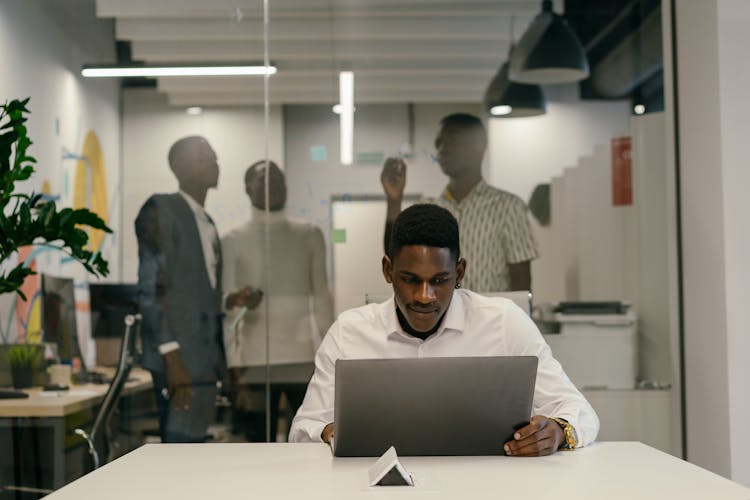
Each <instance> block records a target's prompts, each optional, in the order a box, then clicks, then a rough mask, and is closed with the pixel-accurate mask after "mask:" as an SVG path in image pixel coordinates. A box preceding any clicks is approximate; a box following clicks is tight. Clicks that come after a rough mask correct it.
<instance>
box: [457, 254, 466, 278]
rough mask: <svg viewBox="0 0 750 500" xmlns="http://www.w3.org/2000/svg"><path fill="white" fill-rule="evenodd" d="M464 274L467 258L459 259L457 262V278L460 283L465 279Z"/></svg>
mask: <svg viewBox="0 0 750 500" xmlns="http://www.w3.org/2000/svg"><path fill="white" fill-rule="evenodd" d="M464 274H466V259H463V258H462V259H458V263H457V264H456V280H457V281H458V282H459V283H460V282H462V281H463V280H464Z"/></svg>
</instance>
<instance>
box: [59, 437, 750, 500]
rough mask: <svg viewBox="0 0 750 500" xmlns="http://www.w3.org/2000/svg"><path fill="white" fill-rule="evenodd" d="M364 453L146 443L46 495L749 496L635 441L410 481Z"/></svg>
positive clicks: (433, 471) (419, 473)
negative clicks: (388, 474)
mask: <svg viewBox="0 0 750 500" xmlns="http://www.w3.org/2000/svg"><path fill="white" fill-rule="evenodd" d="M372 463H374V459H370V458H337V459H334V458H332V457H331V454H330V451H329V450H328V447H327V446H325V445H322V444H275V443H274V444H198V445H193V444H183V445H180V444H171V445H158V444H157V445H146V446H144V447H142V448H139V449H138V450H135V451H134V452H132V453H130V454H128V455H125V456H124V457H121V458H119V459H117V460H115V461H114V462H112V463H110V464H107V465H105V466H104V467H102V468H101V469H98V470H96V471H94V472H92V473H90V474H88V475H87V476H84V477H82V478H80V479H78V480H77V481H75V482H73V483H71V484H69V485H67V486H65V487H64V488H62V489H61V490H58V491H56V492H55V493H53V494H52V495H50V496H48V497H46V498H49V499H50V500H88V499H101V498H107V499H108V500H133V499H142V500H147V499H159V500H160V499H166V498H178V499H180V500H206V499H211V498H263V499H274V498H285V499H287V498H288V499H305V500H316V499H321V500H322V499H325V500H332V499H342V500H343V499H346V500H351V499H357V498H367V499H373V498H385V497H387V498H406V499H422V498H424V499H427V498H429V499H438V500H439V499H442V498H446V499H448V498H450V499H456V498H459V499H461V498H466V499H472V500H473V499H482V498H487V499H492V500H497V499H498V498H544V499H549V498H555V499H568V498H570V499H576V500H581V499H597V500H600V499H620V498H621V499H650V498H653V499H660V500H661V499H672V498H679V499H680V500H689V499H701V500H705V499H712V500H716V499H742V500H747V499H750V489H747V488H744V487H742V486H740V485H738V484H736V483H733V482H731V481H729V480H727V479H724V478H722V477H720V476H717V475H715V474H713V473H711V472H708V471H706V470H705V469H701V468H700V467H697V466H695V465H692V464H689V463H687V462H683V461H682V460H678V459H676V458H674V457H672V456H671V455H667V454H665V453H662V452H660V451H657V450H655V449H653V448H650V447H648V446H646V445H643V444H640V443H627V442H622V443H599V444H595V445H593V446H591V447H589V448H586V449H581V450H578V451H575V452H572V453H565V452H560V453H557V454H556V455H553V456H551V457H545V458H511V457H428V458H417V457H413V458H412V457H403V458H402V463H403V464H404V465H405V467H406V468H407V469H408V470H409V471H410V472H411V473H412V474H414V476H415V479H416V482H417V486H416V487H415V488H409V487H393V486H391V487H376V488H369V487H368V486H367V470H368V468H369V466H370V465H371V464H372Z"/></svg>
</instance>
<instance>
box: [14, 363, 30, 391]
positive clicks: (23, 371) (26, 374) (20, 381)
mask: <svg viewBox="0 0 750 500" xmlns="http://www.w3.org/2000/svg"><path fill="white" fill-rule="evenodd" d="M32 373H33V372H32V370H31V367H30V366H11V367H10V374H11V378H12V379H13V388H14V389H26V388H28V387H31V375H32Z"/></svg>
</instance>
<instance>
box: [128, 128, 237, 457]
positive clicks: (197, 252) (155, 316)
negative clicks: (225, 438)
mask: <svg viewBox="0 0 750 500" xmlns="http://www.w3.org/2000/svg"><path fill="white" fill-rule="evenodd" d="M168 160H169V167H170V169H171V170H172V172H173V173H174V175H175V177H176V178H177V181H178V182H179V191H178V192H177V193H171V194H155V195H153V196H151V197H150V198H149V199H148V200H147V201H146V203H144V204H143V207H142V208H141V210H140V212H139V213H138V217H137V219H136V221H135V231H136V235H137V237H138V301H139V306H140V311H141V314H142V315H143V324H142V329H141V338H142V341H143V362H142V364H143V366H144V367H145V368H147V369H148V370H149V371H150V372H151V376H152V379H153V382H154V389H155V390H156V398H157V403H158V407H159V417H160V419H159V424H160V430H161V437H162V441H164V442H201V441H204V440H205V437H206V430H207V428H208V425H209V423H210V422H211V420H212V418H213V415H214V400H215V397H216V382H217V380H220V379H221V377H222V372H223V367H224V355H223V351H222V344H221V249H220V246H219V239H218V235H217V233H216V227H215V226H214V223H213V221H212V220H211V218H210V217H209V216H208V214H207V213H206V212H205V210H204V209H203V205H204V202H205V200H206V194H207V192H208V190H209V189H210V188H212V187H216V185H217V183H218V178H219V165H218V163H217V161H216V153H214V150H213V149H212V148H211V146H210V145H209V143H208V142H207V141H206V139H204V138H203V137H198V136H191V137H185V138H182V139H180V140H178V141H177V142H175V143H174V144H173V145H172V147H171V148H170V150H169V156H168Z"/></svg>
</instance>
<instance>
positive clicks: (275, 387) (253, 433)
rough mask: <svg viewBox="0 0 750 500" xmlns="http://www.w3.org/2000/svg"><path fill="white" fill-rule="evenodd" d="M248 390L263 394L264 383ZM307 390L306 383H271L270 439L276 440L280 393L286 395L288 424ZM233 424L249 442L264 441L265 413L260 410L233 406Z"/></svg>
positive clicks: (300, 404) (252, 386)
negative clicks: (248, 410)
mask: <svg viewBox="0 0 750 500" xmlns="http://www.w3.org/2000/svg"><path fill="white" fill-rule="evenodd" d="M250 390H252V391H253V392H254V393H256V394H260V395H262V396H265V390H266V387H265V385H255V384H253V385H251V386H250ZM306 391H307V384H271V393H270V405H271V407H270V420H271V426H270V431H271V432H270V437H271V441H272V442H274V441H276V433H277V432H278V422H279V416H280V410H279V403H280V401H281V395H282V394H284V395H286V399H287V401H288V403H289V425H291V423H292V419H293V418H294V415H295V414H296V413H297V410H298V409H299V407H300V406H302V401H303V400H304V399H305V392H306ZM233 425H234V428H235V431H236V432H238V433H243V434H244V435H245V439H246V440H247V441H249V442H256V443H262V442H265V441H266V414H265V412H262V411H250V412H247V411H242V410H240V409H238V408H234V417H233Z"/></svg>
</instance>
